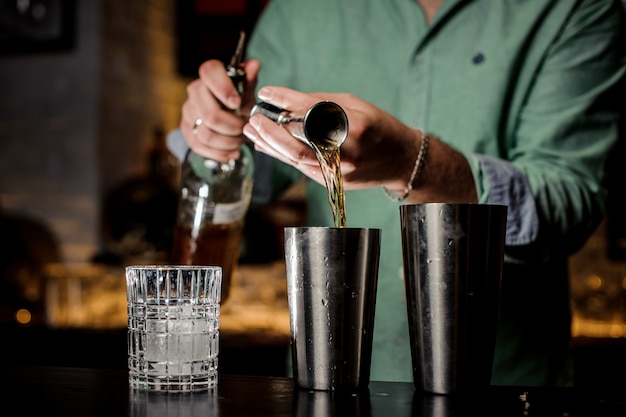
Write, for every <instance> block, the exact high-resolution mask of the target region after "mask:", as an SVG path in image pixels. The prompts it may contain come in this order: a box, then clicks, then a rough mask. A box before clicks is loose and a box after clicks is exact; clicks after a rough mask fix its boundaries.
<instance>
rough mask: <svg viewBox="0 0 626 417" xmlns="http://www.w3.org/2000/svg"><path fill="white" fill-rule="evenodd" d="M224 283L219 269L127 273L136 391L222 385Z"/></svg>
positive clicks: (141, 268)
mask: <svg viewBox="0 0 626 417" xmlns="http://www.w3.org/2000/svg"><path fill="white" fill-rule="evenodd" d="M221 283H222V268H221V267H219V266H165V265H154V266H129V267H126V289H127V299H128V368H129V382H130V385H131V387H133V388H144V389H149V390H155V391H198V390H204V389H209V388H213V387H215V386H216V385H217V367H218V350H219V314H220V296H221Z"/></svg>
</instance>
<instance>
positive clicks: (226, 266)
mask: <svg viewBox="0 0 626 417" xmlns="http://www.w3.org/2000/svg"><path fill="white" fill-rule="evenodd" d="M242 234H243V221H238V222H235V223H227V224H210V223H207V224H204V225H203V226H202V227H201V228H200V230H199V232H198V234H197V236H194V234H193V233H192V230H191V228H190V227H186V226H180V225H179V226H176V228H175V229H174V241H175V242H176V245H174V250H173V252H172V262H173V263H176V264H180V265H219V266H221V267H222V298H221V301H222V302H223V301H225V300H226V299H227V298H228V295H229V292H230V286H231V285H230V283H231V277H232V274H233V270H234V269H235V267H236V265H237V261H238V259H239V251H240V246H241V237H242Z"/></svg>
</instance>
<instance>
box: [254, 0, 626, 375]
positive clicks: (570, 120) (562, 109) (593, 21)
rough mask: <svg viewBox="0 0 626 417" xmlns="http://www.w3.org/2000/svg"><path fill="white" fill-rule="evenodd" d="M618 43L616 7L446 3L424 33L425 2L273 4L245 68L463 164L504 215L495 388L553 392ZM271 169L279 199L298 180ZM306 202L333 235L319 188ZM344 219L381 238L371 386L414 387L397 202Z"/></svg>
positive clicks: (587, 226) (595, 218)
mask: <svg viewBox="0 0 626 417" xmlns="http://www.w3.org/2000/svg"><path fill="white" fill-rule="evenodd" d="M624 40H626V38H625V36H624V19H623V10H622V9H621V5H620V3H619V2H618V1H610V0H606V1H604V0H582V1H580V0H541V1H539V0H535V1H530V0H528V1H520V0H473V1H472V0H444V2H443V5H442V6H441V8H440V9H439V11H438V12H437V14H436V16H435V18H434V20H433V21H432V22H431V23H430V24H427V22H426V20H425V16H424V14H423V11H422V9H421V8H420V7H419V5H418V4H417V2H416V1H415V0H314V1H310V0H272V1H271V2H270V4H269V6H268V8H267V9H266V11H265V13H264V14H263V16H262V18H261V19H260V21H259V22H258V25H257V28H256V30H255V33H254V35H253V37H252V39H251V41H250V45H249V49H248V56H249V57H252V58H257V59H259V60H260V61H261V63H262V65H263V67H262V70H261V74H260V79H259V86H263V85H282V86H286V87H291V88H294V89H298V90H301V91H305V92H312V91H332V92H349V93H352V94H355V95H357V96H359V97H360V98H362V99H365V100H367V101H370V102H372V103H373V104H375V105H376V106H378V107H381V108H383V109H385V110H386V111H388V112H390V113H391V114H393V115H394V116H396V117H397V118H398V119H399V120H401V121H402V122H404V123H406V124H407V125H410V126H413V127H415V128H419V129H422V130H425V131H428V132H431V133H433V134H435V135H436V136H438V137H439V138H440V139H441V140H443V141H445V142H447V143H448V144H450V145H452V146H453V147H455V148H456V149H458V150H459V151H461V152H462V153H463V154H464V155H465V156H466V157H467V160H468V162H469V164H470V166H471V168H472V172H473V175H474V179H475V183H476V188H477V194H478V196H479V202H481V203H492V204H505V205H507V206H508V209H509V210H508V222H507V236H506V243H507V248H506V256H505V261H506V262H505V270H504V274H503V296H502V308H501V319H500V325H499V329H498V340H497V345H496V356H495V361H494V368H493V376H492V383H494V384H517V385H544V384H566V383H568V381H569V373H568V370H569V364H568V350H567V349H568V343H569V336H570V328H569V326H570V313H569V300H568V293H567V282H568V275H567V268H566V261H567V256H568V255H569V254H571V253H572V252H573V251H574V250H576V249H578V248H579V247H580V245H581V244H582V243H584V241H585V239H586V238H587V237H588V236H589V234H590V233H591V232H592V231H593V230H594V228H595V227H596V226H597V224H598V222H599V221H600V219H601V218H602V216H603V213H604V198H605V194H604V191H603V188H602V186H601V184H602V180H603V175H604V174H603V173H604V168H605V167H604V165H605V159H606V156H607V152H608V151H609V149H610V148H611V147H612V146H613V145H614V143H615V141H616V140H617V135H618V131H617V120H618V99H619V100H623V99H622V97H619V93H618V88H617V85H618V83H619V82H620V80H621V79H623V77H624V71H625V58H624V57H625V52H624V44H625V42H624ZM260 159H261V163H260V164H257V166H259V167H260V168H261V169H258V170H257V171H258V174H259V175H258V176H257V180H256V181H257V185H255V187H257V195H258V194H259V191H261V190H266V186H267V183H268V182H269V178H268V177H267V171H266V170H264V169H262V167H263V166H264V165H267V161H263V157H261V158H260ZM273 165H274V167H275V169H274V170H273V172H274V174H273V177H272V181H271V182H272V183H273V190H272V193H273V194H274V195H275V194H277V193H279V192H281V191H282V190H284V188H285V187H286V186H287V185H288V184H289V183H291V182H293V181H294V180H295V179H296V178H298V176H299V175H298V173H295V172H293V170H292V169H291V168H290V167H289V168H288V167H286V166H284V165H282V164H280V163H277V162H276V163H274V164H273ZM423 180H426V181H427V180H428V179H427V178H424V179H423ZM307 197H308V204H309V205H308V220H309V224H311V225H325V226H332V225H333V218H332V213H331V211H330V206H329V204H328V199H327V193H326V190H325V188H323V187H322V186H320V185H318V184H316V183H314V182H313V181H309V182H308V184H307ZM346 212H347V222H348V226H350V227H376V228H381V229H382V230H383V233H382V254H381V262H380V272H379V284H378V298H377V309H376V322H375V334H374V352H373V357H372V373H371V377H372V380H397V381H411V380H412V367H411V358H410V347H409V336H408V328H407V318H406V317H407V312H406V304H405V299H404V283H403V273H402V249H401V237H400V222H399V210H398V204H397V203H393V202H391V201H389V200H388V199H387V198H386V197H385V196H384V194H383V192H382V191H381V190H380V189H369V190H363V191H349V192H346Z"/></svg>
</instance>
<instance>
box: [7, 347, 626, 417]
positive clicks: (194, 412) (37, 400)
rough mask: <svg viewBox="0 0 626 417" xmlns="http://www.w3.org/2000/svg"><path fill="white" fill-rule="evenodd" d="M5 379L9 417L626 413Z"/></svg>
mask: <svg viewBox="0 0 626 417" xmlns="http://www.w3.org/2000/svg"><path fill="white" fill-rule="evenodd" d="M45 348H46V347H45V346H42V349H45ZM6 359H7V358H5V360H6ZM0 377H1V381H2V382H1V389H0V397H1V398H2V403H3V404H2V408H3V410H4V412H3V415H18V416H37V417H47V416H64V417H74V416H76V417H78V416H81V417H82V416H89V417H97V416H106V417H118V416H120V417H121V416H133V417H139V416H141V417H143V416H150V417H162V416H167V417H170V416H172V417H174V416H176V417H194V416H203V417H207V416H219V417H231V416H250V417H254V416H258V417H262V416H272V417H281V416H302V417H305V416H306V417H313V416H314V417H327V416H331V417H332V416H337V417H350V416H368V417H370V416H371V417H404V416H425V417H451V416H475V415H478V416H499V417H506V416H529V417H532V416H535V417H536V416H555V417H556V416H558V417H575V416H589V417H602V416H620V417H624V416H626V392H625V391H624V388H623V387H622V388H615V389H610V387H607V388H604V389H601V390H593V389H591V388H584V389H577V388H525V387H496V386H493V387H490V388H489V389H488V390H486V391H485V392H481V393H476V394H472V395H466V396H438V395H425V394H422V393H419V392H416V391H415V389H414V387H413V384H410V383H399V382H376V381H373V382H371V383H370V385H369V387H368V389H365V390H362V391H360V392H355V393H352V392H315V391H309V390H300V389H298V388H296V387H294V385H293V382H292V380H291V379H290V378H284V377H263V376H242V375H220V379H219V383H218V387H217V388H216V389H214V390H212V391H208V392H201V393H183V394H167V393H154V392H146V391H139V390H133V389H130V388H129V386H128V373H127V371H123V370H119V369H118V370H111V369H90V368H67V367H41V366H34V367H17V368H11V367H10V365H9V366H8V367H7V366H6V364H5V367H4V369H2V371H0ZM5 412H6V414H5Z"/></svg>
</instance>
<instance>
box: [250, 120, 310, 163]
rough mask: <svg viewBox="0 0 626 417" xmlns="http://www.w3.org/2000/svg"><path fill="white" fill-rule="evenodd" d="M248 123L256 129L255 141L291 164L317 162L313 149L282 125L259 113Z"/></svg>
mask: <svg viewBox="0 0 626 417" xmlns="http://www.w3.org/2000/svg"><path fill="white" fill-rule="evenodd" d="M249 125H250V126H251V127H252V128H253V129H254V130H256V136H257V142H259V143H262V144H263V145H264V146H265V147H266V148H272V149H273V150H274V151H275V152H277V153H279V154H282V155H284V156H285V157H286V158H288V159H289V160H290V161H291V164H292V165H300V164H307V165H317V164H318V162H317V158H316V156H315V152H314V151H313V149H312V148H311V147H310V146H308V145H306V144H305V143H303V142H302V141H300V140H298V139H296V138H294V137H293V136H292V135H291V134H290V133H289V132H288V131H287V130H286V129H285V128H284V127H282V126H280V125H277V124H276V123H274V122H272V121H271V120H269V119H268V118H266V117H263V116H261V115H255V116H252V117H251V118H250V120H249ZM244 129H245V128H244Z"/></svg>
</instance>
